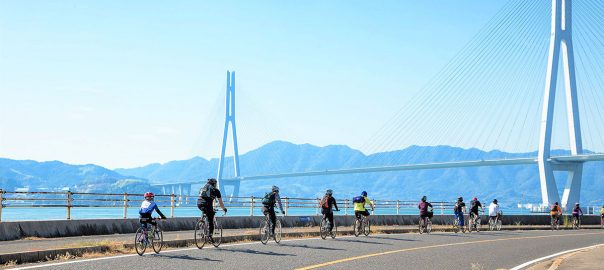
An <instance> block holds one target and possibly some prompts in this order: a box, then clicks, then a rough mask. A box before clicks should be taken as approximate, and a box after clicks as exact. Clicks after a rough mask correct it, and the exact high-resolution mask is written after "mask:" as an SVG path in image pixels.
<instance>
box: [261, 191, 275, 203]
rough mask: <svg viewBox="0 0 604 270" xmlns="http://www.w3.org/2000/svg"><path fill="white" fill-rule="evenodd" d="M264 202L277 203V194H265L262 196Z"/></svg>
mask: <svg viewBox="0 0 604 270" xmlns="http://www.w3.org/2000/svg"><path fill="white" fill-rule="evenodd" d="M262 204H264V205H274V204H275V195H274V194H273V193H272V192H268V193H266V195H264V198H262Z"/></svg>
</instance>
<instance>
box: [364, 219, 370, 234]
mask: <svg viewBox="0 0 604 270" xmlns="http://www.w3.org/2000/svg"><path fill="white" fill-rule="evenodd" d="M363 223H364V224H363V234H364V235H365V236H369V234H370V233H371V221H369V219H368V218H365V222H363Z"/></svg>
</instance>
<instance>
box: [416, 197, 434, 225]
mask: <svg viewBox="0 0 604 270" xmlns="http://www.w3.org/2000/svg"><path fill="white" fill-rule="evenodd" d="M417 208H419V218H421V219H422V220H423V221H424V224H426V222H427V220H426V218H432V217H433V216H434V212H433V211H432V204H431V203H429V202H428V198H427V197H426V196H423V197H422V200H421V202H420V203H419V205H417Z"/></svg>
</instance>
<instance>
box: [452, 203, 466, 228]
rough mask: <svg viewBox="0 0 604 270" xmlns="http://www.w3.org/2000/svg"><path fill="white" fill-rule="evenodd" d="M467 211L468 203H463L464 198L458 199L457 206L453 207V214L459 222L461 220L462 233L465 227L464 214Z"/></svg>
mask: <svg viewBox="0 0 604 270" xmlns="http://www.w3.org/2000/svg"><path fill="white" fill-rule="evenodd" d="M465 211H466V203H465V202H463V197H459V198H457V202H456V203H455V206H454V207H453V212H454V213H455V218H456V219H457V220H459V227H460V228H461V229H462V231H463V226H464V219H463V213H464V212H465Z"/></svg>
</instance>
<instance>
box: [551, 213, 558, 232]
mask: <svg viewBox="0 0 604 270" xmlns="http://www.w3.org/2000/svg"><path fill="white" fill-rule="evenodd" d="M550 225H551V228H552V231H553V230H560V216H552V217H551V220H550Z"/></svg>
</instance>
